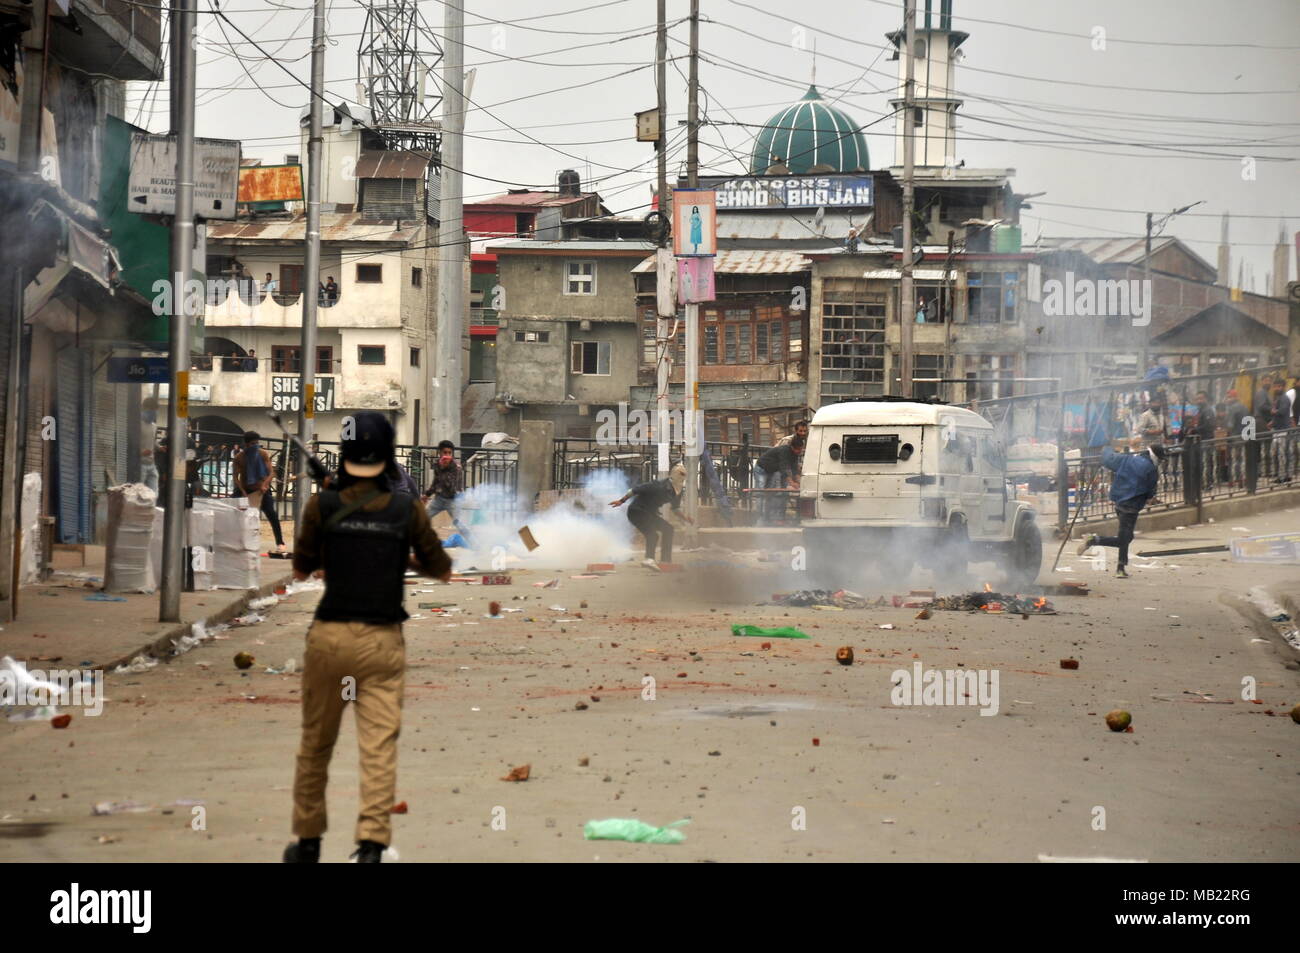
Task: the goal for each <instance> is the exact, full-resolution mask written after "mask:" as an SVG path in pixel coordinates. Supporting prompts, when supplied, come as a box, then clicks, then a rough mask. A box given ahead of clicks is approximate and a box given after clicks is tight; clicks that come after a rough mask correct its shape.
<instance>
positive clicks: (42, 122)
mask: <svg viewBox="0 0 1300 953" xmlns="http://www.w3.org/2000/svg"><path fill="white" fill-rule="evenodd" d="M160 37H161V13H160V9H159V4H158V3H153V2H127V0H0V223H2V224H0V235H2V236H3V237H0V411H2V412H3V419H4V422H5V424H4V428H3V431H0V462H2V464H3V468H2V470H0V620H3V619H4V618H6V617H8V614H9V613H10V612H12V605H13V602H12V596H13V592H12V588H11V581H12V579H13V578H14V574H13V572H12V568H13V567H12V558H13V554H14V552H15V547H14V537H13V533H14V532H15V529H16V528H17V526H18V523H19V500H20V499H21V496H22V487H23V483H24V479H25V477H26V476H27V475H28V474H36V475H39V476H40V478H41V494H40V501H39V506H38V508H37V509H38V514H37V515H46V514H49V515H53V516H54V517H55V538H56V540H58V541H62V542H67V543H73V544H78V543H88V542H91V541H93V540H94V539H95V536H96V530H97V528H98V527H99V526H100V525H101V524H102V519H103V502H104V496H103V491H104V489H105V488H106V486H107V485H108V483H109V482H122V481H124V480H126V479H127V478H128V477H129V476H130V475H131V468H132V465H134V464H137V463H138V459H139V443H138V434H139V428H138V427H135V426H131V422H132V421H137V420H138V407H139V397H140V388H139V387H138V386H132V385H129V384H121V385H119V384H113V383H110V382H109V380H108V379H107V374H106V372H105V363H106V360H105V359H106V358H107V357H108V356H109V355H110V354H113V353H117V354H122V353H130V352H131V350H132V348H138V347H139V346H140V345H141V344H148V343H154V342H158V341H159V340H165V335H166V325H165V322H159V321H157V320H156V319H155V316H154V315H153V314H152V311H151V309H150V307H149V299H150V297H151V296H150V294H149V292H148V288H149V285H150V282H151V280H152V279H153V278H155V277H161V276H162V275H163V274H165V265H166V260H165V248H166V246H165V243H164V244H163V245H162V246H161V247H162V249H163V250H164V251H163V256H164V257H163V258H162V259H161V260H160V259H159V258H158V257H157V254H156V252H157V250H158V248H159V245H158V239H159V238H162V237H164V235H165V233H163V232H161V230H159V229H157V227H156V226H154V228H155V230H154V231H153V232H149V231H148V229H147V228H146V229H143V230H134V231H133V224H134V223H126V222H121V223H120V224H121V225H122V226H123V227H122V230H121V231H120V232H119V230H118V228H116V227H112V230H111V232H110V227H111V226H115V225H116V224H118V222H117V219H118V218H119V217H120V213H122V212H123V210H124V208H125V199H126V181H125V169H126V165H127V162H128V161H129V155H130V128H129V127H128V126H127V125H126V124H125V123H124V122H122V119H121V117H122V115H123V112H124V104H125V82H126V81H127V80H158V79H161V78H162V74H163V58H162V50H161V45H160ZM141 224H147V223H141ZM159 265H162V266H163V267H162V268H159V267H158V266H159ZM160 335H161V337H160ZM38 542H39V540H38V539H29V540H28V543H27V545H28V547H29V548H30V547H32V546H35V545H38Z"/></svg>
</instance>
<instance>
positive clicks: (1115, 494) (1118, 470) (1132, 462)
mask: <svg viewBox="0 0 1300 953" xmlns="http://www.w3.org/2000/svg"><path fill="white" fill-rule="evenodd" d="M1130 446H1131V447H1132V449H1133V450H1135V451H1137V450H1140V451H1141V452H1140V453H1116V452H1115V451H1114V450H1112V449H1111V448H1110V447H1106V448H1105V450H1104V451H1103V452H1102V456H1101V465H1102V466H1104V467H1105V468H1106V469H1107V470H1111V471H1113V472H1114V474H1115V477H1114V479H1113V480H1112V481H1111V485H1110V498H1111V500H1112V501H1113V502H1114V503H1115V513H1116V515H1117V516H1118V517H1119V535H1117V536H1088V537H1085V538H1084V540H1083V542H1082V543H1081V544H1080V545H1079V555H1081V556H1082V555H1083V554H1084V553H1085V552H1086V551H1087V550H1088V549H1090V548H1091V547H1093V546H1116V547H1118V548H1119V565H1118V567H1117V568H1116V570H1115V575H1116V576H1117V577H1119V578H1121V579H1127V578H1128V569H1127V568H1126V567H1127V566H1128V547H1129V544H1130V543H1131V542H1133V530H1134V528H1135V527H1136V526H1137V519H1138V514H1139V513H1141V512H1142V507H1144V506H1146V505H1147V503H1148V502H1150V500H1151V499H1152V498H1153V497H1154V496H1155V495H1156V484H1157V482H1158V480H1159V476H1160V461H1161V460H1163V459H1164V458H1165V448H1164V447H1163V446H1161V445H1160V444H1153V445H1152V446H1150V447H1147V448H1146V449H1145V450H1142V438H1141V437H1136V438H1134V439H1133V441H1132V442H1131V443H1130Z"/></svg>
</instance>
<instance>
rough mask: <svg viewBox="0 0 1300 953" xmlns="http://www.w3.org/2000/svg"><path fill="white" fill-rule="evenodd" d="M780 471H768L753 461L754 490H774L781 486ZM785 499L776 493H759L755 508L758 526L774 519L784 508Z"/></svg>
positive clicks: (769, 522)
mask: <svg viewBox="0 0 1300 953" xmlns="http://www.w3.org/2000/svg"><path fill="white" fill-rule="evenodd" d="M781 477H782V473H781V471H779V470H778V471H777V472H776V473H768V472H767V471H766V470H764V469H763V468H762V467H760V466H759V465H758V462H757V461H755V462H754V489H756V490H775V489H779V488H780V487H781V485H782V484H781ZM784 503H785V499H784V497H782V496H781V495H780V494H778V493H760V494H759V496H758V503H757V504H756V506H755V508H756V509H757V511H758V523H759V525H760V526H764V525H769V524H771V523H772V522H774V521H775V519H776V517H777V515H778V514H781V513H783V512H784V510H785V506H784Z"/></svg>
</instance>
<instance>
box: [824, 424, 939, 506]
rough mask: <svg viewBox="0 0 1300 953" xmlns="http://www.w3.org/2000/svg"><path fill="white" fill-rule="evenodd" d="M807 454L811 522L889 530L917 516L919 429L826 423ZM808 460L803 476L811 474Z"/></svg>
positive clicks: (921, 436)
mask: <svg viewBox="0 0 1300 953" xmlns="http://www.w3.org/2000/svg"><path fill="white" fill-rule="evenodd" d="M816 429H817V430H818V431H819V433H818V438H819V439H817V440H816V441H810V443H809V448H808V449H809V452H812V451H813V450H814V448H815V449H816V452H817V454H818V457H817V461H816V467H815V472H816V474H817V484H816V492H817V518H818V519H827V520H836V519H844V520H855V521H866V522H871V523H876V524H883V525H890V524H902V523H913V522H915V521H916V519H917V516H918V514H919V512H920V498H921V491H922V485H921V482H922V471H921V461H922V458H923V456H924V446H923V440H924V435H925V429H926V428H924V427H920V426H910V427H908V426H904V427H895V426H880V427H864V426H852V425H845V424H826V425H823V426H821V427H818V428H816ZM811 463H812V461H811V460H806V461H805V462H804V472H805V473H807V472H810V471H814V468H813V467H812V466H810V464H811ZM810 489H811V487H810Z"/></svg>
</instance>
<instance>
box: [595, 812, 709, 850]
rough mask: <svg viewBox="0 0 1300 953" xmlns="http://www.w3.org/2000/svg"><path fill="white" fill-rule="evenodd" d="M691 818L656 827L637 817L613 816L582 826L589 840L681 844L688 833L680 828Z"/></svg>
mask: <svg viewBox="0 0 1300 953" xmlns="http://www.w3.org/2000/svg"><path fill="white" fill-rule="evenodd" d="M689 823H690V821H689V820H680V821H674V822H673V823H671V824H668V825H667V826H665V827H654V826H653V825H650V824H647V823H646V822H645V821H642V820H637V819H636V818H622V817H611V818H609V819H607V820H603V821H588V822H587V823H586V824H585V825H583V828H582V836H583V837H585V838H586V839H587V840H622V841H630V842H631V843H634V844H680V843H681V842H682V841H684V840H686V835H685V834H684V833H682V832H681V831H680V830H678V828H679V827H680V826H681V825H683V824H689Z"/></svg>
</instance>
